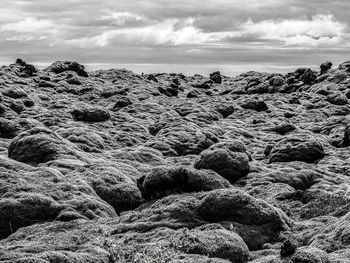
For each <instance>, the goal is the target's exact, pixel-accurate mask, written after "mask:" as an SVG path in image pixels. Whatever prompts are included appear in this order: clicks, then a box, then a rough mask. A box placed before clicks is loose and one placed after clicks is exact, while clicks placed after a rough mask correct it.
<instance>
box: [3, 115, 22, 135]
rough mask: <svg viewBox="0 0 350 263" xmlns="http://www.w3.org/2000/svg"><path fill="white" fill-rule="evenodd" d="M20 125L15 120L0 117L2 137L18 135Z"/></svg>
mask: <svg viewBox="0 0 350 263" xmlns="http://www.w3.org/2000/svg"><path fill="white" fill-rule="evenodd" d="M19 131H20V126H19V125H18V124H17V123H16V122H14V121H10V120H7V119H5V118H0V137H1V138H10V139H12V138H14V137H16V136H17V135H18V133H19Z"/></svg>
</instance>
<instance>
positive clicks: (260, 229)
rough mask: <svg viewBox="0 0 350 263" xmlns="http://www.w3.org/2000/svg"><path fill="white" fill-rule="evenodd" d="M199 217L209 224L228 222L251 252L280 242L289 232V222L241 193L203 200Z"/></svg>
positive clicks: (213, 194) (218, 192) (214, 193)
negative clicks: (273, 242)
mask: <svg viewBox="0 0 350 263" xmlns="http://www.w3.org/2000/svg"><path fill="white" fill-rule="evenodd" d="M199 214H200V216H201V217H203V219H205V220H208V221H210V222H228V223H230V224H231V225H232V228H234V229H235V232H237V233H238V234H239V235H240V236H241V237H242V238H243V240H244V242H245V243H246V244H247V245H248V247H249V248H250V249H254V250H256V249H259V248H261V247H262V245H263V244H265V243H267V242H271V241H274V240H278V238H279V234H280V232H281V231H283V230H285V229H287V228H288V227H287V225H286V221H285V220H284V219H283V217H282V216H281V214H280V212H279V211H278V210H277V209H275V208H274V207H273V206H271V205H269V204H268V203H266V202H264V201H263V200H260V199H256V198H254V197H252V196H250V195H248V194H246V193H244V192H243V191H240V190H238V189H221V190H215V191H212V192H209V193H208V195H207V196H206V197H205V198H204V199H203V201H202V204H201V206H200V208H199Z"/></svg>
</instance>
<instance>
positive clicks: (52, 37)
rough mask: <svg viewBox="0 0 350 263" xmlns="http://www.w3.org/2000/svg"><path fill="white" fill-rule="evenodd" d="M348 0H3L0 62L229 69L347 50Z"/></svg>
mask: <svg viewBox="0 0 350 263" xmlns="http://www.w3.org/2000/svg"><path fill="white" fill-rule="evenodd" d="M349 10H350V1H348V0H307V1H306V0H264V1H262V0H176V1H170V0H55V1H48V0H1V7H0V63H2V64H3V63H10V62H12V61H14V60H15V59H16V58H17V57H21V58H23V59H25V60H26V61H29V62H32V63H35V64H36V65H38V66H44V65H46V64H47V63H51V62H53V61H55V60H63V59H70V60H77V61H79V62H81V63H84V64H85V65H87V67H88V69H95V68H111V67H125V68H129V69H132V70H135V71H137V72H152V71H154V72H164V71H167V72H183V73H187V74H194V73H202V74H207V73H208V72H210V71H212V70H221V71H222V72H223V73H225V74H227V75H230V74H231V75H232V74H237V73H240V72H244V71H247V70H261V71H280V72H285V71H289V70H292V69H293V68H295V67H298V66H310V67H317V66H318V65H319V64H320V63H321V62H323V61H324V60H331V61H332V62H333V63H334V64H335V65H337V64H339V63H340V62H343V61H346V60H348V59H350V52H349V50H350V49H349V47H350V34H349V33H350V27H349V24H350V16H349V15H348V12H349Z"/></svg>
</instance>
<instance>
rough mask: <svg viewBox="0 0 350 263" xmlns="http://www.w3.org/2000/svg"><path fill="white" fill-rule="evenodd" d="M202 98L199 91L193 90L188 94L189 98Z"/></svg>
mask: <svg viewBox="0 0 350 263" xmlns="http://www.w3.org/2000/svg"><path fill="white" fill-rule="evenodd" d="M199 96H200V93H199V92H198V91H197V90H191V91H190V92H188V93H187V96H186V97H187V98H198V97H199Z"/></svg>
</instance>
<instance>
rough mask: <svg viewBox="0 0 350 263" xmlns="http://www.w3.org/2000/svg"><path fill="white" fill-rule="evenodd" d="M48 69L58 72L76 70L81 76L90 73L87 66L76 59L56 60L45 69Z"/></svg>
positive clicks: (86, 75)
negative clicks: (86, 69) (86, 68)
mask: <svg viewBox="0 0 350 263" xmlns="http://www.w3.org/2000/svg"><path fill="white" fill-rule="evenodd" d="M45 70H46V71H51V72H54V73H56V74H59V73H62V72H65V71H74V72H76V73H77V74H78V75H79V76H82V77H88V76H89V75H88V73H87V72H86V71H85V67H84V66H83V65H81V64H79V63H78V62H76V61H56V62H54V63H53V64H52V65H50V66H49V67H47V68H46V69H45Z"/></svg>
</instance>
